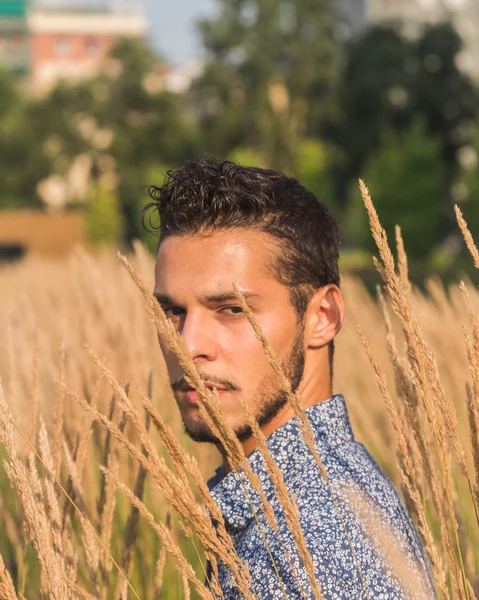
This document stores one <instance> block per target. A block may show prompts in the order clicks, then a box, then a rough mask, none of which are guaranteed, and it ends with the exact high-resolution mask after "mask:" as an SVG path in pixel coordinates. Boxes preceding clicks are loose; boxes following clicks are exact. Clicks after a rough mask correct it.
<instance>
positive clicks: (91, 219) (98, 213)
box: [85, 180, 124, 245]
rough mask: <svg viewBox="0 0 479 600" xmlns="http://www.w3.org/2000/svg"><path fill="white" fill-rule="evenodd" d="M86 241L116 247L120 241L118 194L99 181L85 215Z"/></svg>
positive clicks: (121, 224) (120, 225)
mask: <svg viewBox="0 0 479 600" xmlns="http://www.w3.org/2000/svg"><path fill="white" fill-rule="evenodd" d="M85 227H86V233H87V237H88V240H89V241H90V242H91V243H92V244H94V245H103V244H104V245H116V244H118V242H120V241H121V238H122V233H123V227H124V224H123V218H122V214H121V211H120V206H119V201H118V193H117V191H116V190H115V189H114V188H113V187H112V186H111V185H108V184H107V183H106V182H104V181H101V180H100V181H99V182H98V184H97V186H96V190H95V193H94V194H93V197H92V198H91V200H90V201H89V203H88V207H87V210H86V215H85Z"/></svg>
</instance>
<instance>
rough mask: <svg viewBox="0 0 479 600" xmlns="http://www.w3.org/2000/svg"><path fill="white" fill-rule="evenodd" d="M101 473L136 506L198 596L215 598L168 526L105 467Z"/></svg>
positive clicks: (210, 599)
mask: <svg viewBox="0 0 479 600" xmlns="http://www.w3.org/2000/svg"><path fill="white" fill-rule="evenodd" d="M101 469H102V471H103V473H104V474H105V476H106V478H107V479H110V480H111V481H112V482H113V483H114V484H115V486H116V487H117V488H118V489H119V490H120V491H121V492H122V493H123V494H124V495H125V496H126V498H128V500H129V501H130V502H131V503H132V504H133V506H135V507H136V508H137V510H138V511H139V513H140V514H141V516H142V517H143V518H144V519H145V520H146V521H147V523H148V524H149V525H150V526H151V527H152V528H153V530H154V531H155V532H156V534H157V535H158V537H159V538H160V539H161V540H162V542H163V544H164V545H165V547H166V549H167V550H168V552H169V553H170V554H171V555H172V556H173V557H174V558H175V560H176V566H177V569H178V570H179V571H180V573H182V574H184V575H185V576H186V577H187V579H188V581H191V582H192V583H193V585H194V586H195V588H196V591H197V592H198V594H199V596H200V597H201V598H203V600H215V599H214V596H213V594H212V593H211V592H210V590H209V589H208V588H206V587H205V586H204V585H203V584H202V583H201V581H200V580H199V579H198V577H197V576H196V574H195V572H194V570H193V568H192V567H191V565H190V564H189V562H188V561H187V560H186V559H185V557H184V555H183V553H182V552H181V550H180V548H179V546H178V545H177V544H176V542H175V541H174V540H173V537H172V535H171V533H170V530H169V529H168V527H167V526H166V525H165V524H163V523H159V522H158V521H156V519H155V517H154V516H153V515H152V514H151V512H150V511H149V510H148V509H147V508H146V506H145V505H144V504H143V502H142V501H141V500H140V499H139V498H137V497H136V496H135V494H134V493H133V492H132V491H131V490H130V488H129V487H128V486H126V485H125V484H123V483H122V482H121V481H120V480H119V479H118V478H117V477H115V475H113V473H111V472H110V471H108V469H106V468H105V467H101Z"/></svg>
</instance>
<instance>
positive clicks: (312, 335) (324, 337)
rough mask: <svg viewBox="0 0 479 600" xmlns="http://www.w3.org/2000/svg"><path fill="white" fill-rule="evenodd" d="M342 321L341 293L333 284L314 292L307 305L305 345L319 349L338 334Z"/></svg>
mask: <svg viewBox="0 0 479 600" xmlns="http://www.w3.org/2000/svg"><path fill="white" fill-rule="evenodd" d="M343 320H344V306H343V298H342V296H341V292H340V290H339V288H338V286H337V285H334V284H333V283H331V284H328V285H325V286H324V287H322V288H319V289H318V290H316V292H315V293H314V294H313V296H312V298H311V300H310V301H309V304H308V309H307V311H306V321H305V328H304V335H305V344H306V345H307V346H308V347H310V348H321V347H322V346H325V345H326V344H329V342H330V341H331V340H333V339H334V338H335V337H336V335H337V334H338V333H339V330H340V329H341V326H342V324H343Z"/></svg>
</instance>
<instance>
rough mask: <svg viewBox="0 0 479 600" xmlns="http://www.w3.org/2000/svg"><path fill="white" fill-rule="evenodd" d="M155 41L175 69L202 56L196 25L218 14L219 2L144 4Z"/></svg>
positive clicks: (195, 0)
mask: <svg viewBox="0 0 479 600" xmlns="http://www.w3.org/2000/svg"><path fill="white" fill-rule="evenodd" d="M143 5H144V7H145V13H146V16H147V18H148V22H149V26H150V34H151V37H152V41H153V43H154V45H155V48H157V49H158V50H159V51H160V52H161V55H162V56H163V57H164V58H166V59H167V60H168V62H171V63H172V64H174V65H179V64H183V63H185V62H187V61H189V60H194V59H195V58H197V57H198V56H199V52H200V49H201V44H200V41H199V39H198V36H197V35H196V31H195V26H194V24H195V21H196V20H197V19H199V18H201V17H205V16H211V15H214V14H215V7H216V5H217V0H143Z"/></svg>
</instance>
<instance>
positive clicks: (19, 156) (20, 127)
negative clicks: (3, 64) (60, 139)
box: [0, 70, 50, 208]
mask: <svg viewBox="0 0 479 600" xmlns="http://www.w3.org/2000/svg"><path fill="white" fill-rule="evenodd" d="M28 115H29V107H28V103H27V100H26V99H25V98H24V97H23V96H22V95H21V93H20V91H19V90H18V89H17V88H16V86H15V83H14V80H13V78H12V77H11V76H10V75H9V74H8V73H6V72H4V71H2V70H0V157H1V160H0V182H1V184H0V190H1V194H0V208H14V207H16V206H22V207H27V208H34V207H38V206H41V202H40V199H39V197H38V196H37V192H36V186H37V183H38V181H39V179H41V178H42V177H46V176H47V175H48V173H49V170H50V163H49V160H48V158H47V157H46V156H45V155H44V153H43V148H42V146H41V144H40V142H39V140H38V139H36V138H35V137H34V136H32V132H31V128H30V122H29V118H28Z"/></svg>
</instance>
